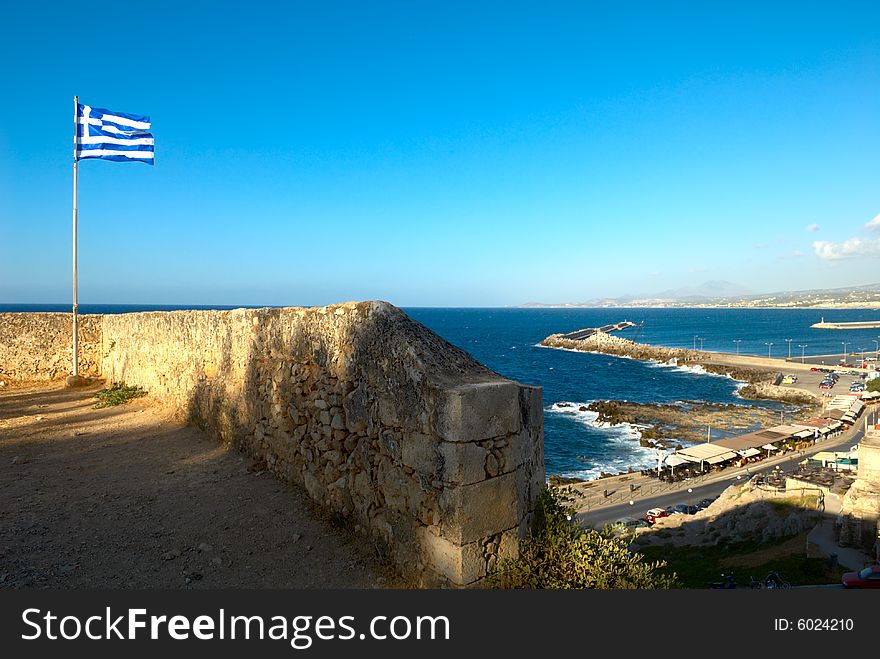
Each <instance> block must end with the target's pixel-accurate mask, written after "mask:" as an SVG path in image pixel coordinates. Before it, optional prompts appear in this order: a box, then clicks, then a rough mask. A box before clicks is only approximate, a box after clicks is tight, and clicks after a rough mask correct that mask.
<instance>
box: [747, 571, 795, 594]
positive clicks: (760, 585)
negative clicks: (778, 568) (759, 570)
mask: <svg viewBox="0 0 880 659" xmlns="http://www.w3.org/2000/svg"><path fill="white" fill-rule="evenodd" d="M749 587H750V588H752V589H753V590H763V589H767V590H771V589H775V588H791V584H790V583H788V582H787V581H785V580H784V579H783V578H782V577H780V576H779V573H778V572H770V573H768V574H767V576H766V577H764V580H763V581H759V580H758V579H755V577H751V576H750V577H749Z"/></svg>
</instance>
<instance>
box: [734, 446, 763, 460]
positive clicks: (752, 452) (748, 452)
mask: <svg viewBox="0 0 880 659" xmlns="http://www.w3.org/2000/svg"><path fill="white" fill-rule="evenodd" d="M737 453H739V454H740V455H741V456H742V457H744V458H751V457H754V456H756V455H761V452H760V451H759V450H758V449H756V448H747V449H745V450H742V451H737Z"/></svg>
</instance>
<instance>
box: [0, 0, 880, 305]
mask: <svg viewBox="0 0 880 659" xmlns="http://www.w3.org/2000/svg"><path fill="white" fill-rule="evenodd" d="M878 25H880V4H878V3H877V2H863V3H850V2H836V3H828V2H821V3H811V2H797V3H768V2H758V3H744V2H726V3H707V2H692V3H691V2H628V3H619V2H586V1H584V2H572V3H561V2H512V1H509V0H508V1H506V2H499V3H490V2H461V3H457V2H440V1H437V2H427V1H417V0H416V1H414V0H407V1H401V2H397V3H385V2H341V3H336V2H330V1H327V2H274V3H266V2H261V1H260V0H251V1H250V2H247V3H241V2H236V3H224V2H217V1H214V2H205V3H195V2H180V1H176V2H150V3H110V4H107V3H103V4H102V3H79V2H57V3H40V2H21V3H11V2H7V3H3V4H2V8H0V61H2V62H3V66H2V67H0V90H2V91H0V94H2V100H3V102H2V103H0V302H64V301H68V300H69V299H70V243H71V236H70V232H71V228H70V227H71V219H70V207H71V163H72V156H71V150H72V135H73V126H72V115H73V107H72V105H73V96H74V94H78V95H79V97H80V100H81V101H82V102H85V103H88V104H90V105H93V106H96V107H102V108H109V109H111V110H117V111H122V112H129V113H134V114H144V115H150V116H151V117H152V121H153V134H154V135H155V138H156V165H155V167H150V166H148V165H144V164H137V163H130V164H129V163H114V162H103V161H98V160H88V161H84V162H82V163H81V164H80V186H79V188H80V189H79V197H80V203H79V206H80V234H79V237H80V242H79V245H80V302H81V303H166V304H256V305H259V304H267V305H295V304H306V305H313V304H324V303H330V302H338V301H343V300H351V299H386V300H389V301H391V302H393V303H395V304H398V305H402V306H471V305H476V306H494V305H509V304H519V303H522V302H526V301H531V300H539V301H545V302H547V301H554V302H558V301H580V300H585V299H589V298H592V297H596V296H612V295H620V294H625V293H632V294H648V293H652V292H657V291H661V290H665V289H674V288H679V287H684V286H689V285H695V284H700V283H702V282H703V281H706V280H726V281H730V282H734V283H736V284H737V285H739V286H742V287H744V288H747V289H750V290H752V291H754V292H764V291H770V290H778V289H794V288H812V287H831V286H847V285H856V284H867V283H874V282H878V281H880V274H878V268H877V265H878V260H880V220H876V221H875V222H874V224H873V225H872V226H866V225H871V222H872V220H874V218H876V217H877V216H878V214H880V167H878V154H880V30H878Z"/></svg>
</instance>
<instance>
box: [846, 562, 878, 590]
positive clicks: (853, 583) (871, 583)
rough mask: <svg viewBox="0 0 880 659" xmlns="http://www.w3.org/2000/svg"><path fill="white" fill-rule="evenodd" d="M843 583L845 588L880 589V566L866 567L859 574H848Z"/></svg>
mask: <svg viewBox="0 0 880 659" xmlns="http://www.w3.org/2000/svg"><path fill="white" fill-rule="evenodd" d="M841 581H842V582H843V587H844V588H880V565H873V566H871V567H866V568H864V569H862V570H859V571H858V572H846V573H844V575H843V577H842V578H841Z"/></svg>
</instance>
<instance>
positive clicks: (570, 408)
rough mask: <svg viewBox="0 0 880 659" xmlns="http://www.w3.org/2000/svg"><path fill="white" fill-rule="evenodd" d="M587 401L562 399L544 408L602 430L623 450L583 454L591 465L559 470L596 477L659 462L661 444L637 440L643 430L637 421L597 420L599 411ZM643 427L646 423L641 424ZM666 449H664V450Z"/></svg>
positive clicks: (572, 475) (607, 439)
mask: <svg viewBox="0 0 880 659" xmlns="http://www.w3.org/2000/svg"><path fill="white" fill-rule="evenodd" d="M588 406H589V402H587V403H574V402H569V401H561V402H559V403H553V404H552V405H550V406H549V407H547V408H545V410H544V411H545V412H547V413H550V414H564V415H566V416H568V417H571V418H572V419H573V420H574V421H576V422H578V423H582V424H583V425H585V426H589V427H590V428H592V429H595V430H598V431H601V433H602V436H603V438H604V439H605V443H606V444H611V445H615V444H616V445H619V446H620V450H619V451H614V450H612V454H611V455H607V456H603V457H602V458H600V459H599V460H596V459H595V458H594V457H593V456H580V457H579V460H580V461H581V462H584V463H585V464H589V465H590V466H589V467H585V468H584V469H569V470H566V471H563V472H560V473H559V475H560V476H563V477H565V478H581V479H584V480H593V479H596V478H599V477H600V476H601V475H602V474H603V473H604V474H625V473H627V472H628V471H630V470H632V471H640V470H642V469H651V468H653V467H656V466H657V456H658V451H662V450H661V449H659V448H653V447H649V446H641V445H640V444H639V442H638V440H639V439H641V436H642V433H641V431H640V430H639V426H638V425H634V424H631V423H617V424H610V423H607V422H600V421H598V418H599V414H598V413H597V412H594V411H592V410H589V409H587V407H588ZM642 427H643V426H642ZM664 453H665V452H664Z"/></svg>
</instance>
